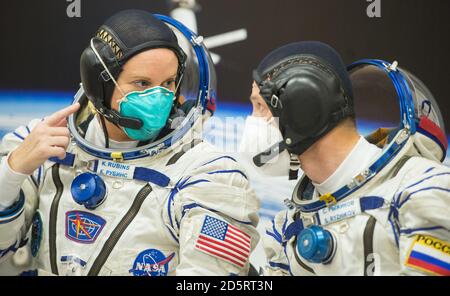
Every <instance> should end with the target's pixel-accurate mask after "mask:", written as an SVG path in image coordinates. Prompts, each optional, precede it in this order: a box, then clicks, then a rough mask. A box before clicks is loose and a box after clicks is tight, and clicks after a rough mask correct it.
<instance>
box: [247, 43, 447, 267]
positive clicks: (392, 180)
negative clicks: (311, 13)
mask: <svg viewBox="0 0 450 296" xmlns="http://www.w3.org/2000/svg"><path fill="white" fill-rule="evenodd" d="M254 79H255V82H256V84H257V86H256V87H257V88H258V94H259V95H260V98H261V99H262V100H264V102H266V103H267V106H268V108H269V109H270V113H271V114H272V115H273V117H276V118H278V124H277V127H278V130H279V132H280V135H279V136H280V138H281V139H282V141H281V142H279V143H276V144H275V145H273V146H272V147H269V149H267V151H265V152H263V153H260V154H258V155H256V156H254V158H253V160H254V162H255V164H257V165H262V166H263V165H264V164H263V163H264V162H266V163H269V160H270V159H271V158H273V157H274V156H277V155H278V154H279V153H288V154H290V155H291V156H292V155H294V156H298V159H299V161H300V166H301V169H302V170H303V172H304V175H303V176H302V177H301V179H300V180H299V182H298V184H297V186H296V188H295V190H294V192H293V195H292V198H291V200H287V201H286V204H287V207H288V209H287V210H285V211H282V212H280V213H279V214H277V215H276V217H275V219H274V220H273V222H272V225H270V226H269V227H268V228H267V231H266V236H265V237H264V239H263V241H264V246H265V251H266V255H267V258H268V262H267V266H266V268H265V274H266V275H400V274H402V275H421V274H433V275H450V169H449V168H448V167H446V166H444V165H442V164H441V162H442V161H443V160H444V159H445V155H446V150H447V145H448V144H447V139H446V136H445V132H444V131H445V129H444V124H443V120H442V117H441V113H440V111H439V108H438V105H437V104H436V101H435V100H434V98H433V96H432V95H431V93H430V92H429V91H428V89H427V88H426V87H425V86H424V85H423V83H422V82H421V81H420V80H418V79H417V78H416V77H415V76H413V75H412V74H410V73H409V72H407V71H405V70H402V69H400V68H399V67H398V65H397V63H393V64H390V63H387V62H383V61H380V60H362V61H359V62H356V63H354V64H352V65H351V66H350V67H349V69H348V71H347V70H346V67H345V66H344V64H343V62H342V60H341V58H340V57H339V55H338V54H337V53H336V52H335V50H334V49H332V48H331V47H329V46H328V45H325V44H323V43H320V42H299V43H293V44H289V45H286V46H283V47H281V48H278V49H276V50H274V51H273V52H272V53H270V54H269V55H268V56H266V57H265V58H264V59H263V61H262V62H261V63H260V65H259V66H258V68H257V69H256V70H255V71H254ZM386 95H390V96H392V98H394V99H395V100H396V101H397V102H399V103H400V113H401V117H400V118H401V119H400V121H401V123H400V126H398V127H397V126H396V127H395V128H392V129H380V130H378V131H377V132H375V133H373V134H372V135H370V136H368V137H367V139H366V138H364V137H362V136H361V135H360V134H359V133H358V132H357V130H356V124H355V107H354V101H355V100H356V99H357V96H358V99H359V101H364V100H365V101H367V100H370V98H371V97H375V98H374V99H375V100H377V101H372V102H371V106H372V108H375V107H377V108H379V109H377V110H378V112H386V109H385V108H387V107H389V106H385V105H383V106H379V105H377V103H380V102H384V100H383V99H381V98H382V97H383V96H386ZM380 96H381V97H380ZM392 102H394V101H392ZM254 107H255V104H254ZM259 113H262V112H259ZM269 117H270V116H266V118H269ZM380 118H381V115H380ZM260 119H261V118H260ZM261 126H264V124H261ZM266 126H268V125H267V124H266ZM259 133H260V134H266V135H270V134H271V132H266V133H264V132H259ZM261 142H264V140H261ZM266 142H268V143H269V142H271V141H270V140H266ZM278 161H284V162H286V161H287V160H286V157H279V158H278ZM271 165H272V166H273V165H274V164H273V163H272V164H271ZM279 167H285V168H286V167H289V165H288V164H286V163H284V164H282V165H279ZM285 174H286V173H285Z"/></svg>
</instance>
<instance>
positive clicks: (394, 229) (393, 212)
mask: <svg viewBox="0 0 450 296" xmlns="http://www.w3.org/2000/svg"><path fill="white" fill-rule="evenodd" d="M393 218H395V219H396V220H398V212H397V209H396V208H395V207H394V206H393V205H391V207H390V209H389V213H388V221H389V224H391V228H392V233H393V234H394V239H395V245H396V246H397V248H398V247H399V242H398V233H397V230H398V229H397V227H396V224H395V221H393ZM398 232H399V231H398Z"/></svg>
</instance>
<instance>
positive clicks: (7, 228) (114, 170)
mask: <svg viewBox="0 0 450 296" xmlns="http://www.w3.org/2000/svg"><path fill="white" fill-rule="evenodd" d="M160 18H161V19H162V20H164V21H165V22H168V23H169V24H170V25H171V27H172V29H173V30H174V31H175V30H177V29H178V30H179V32H177V34H178V37H179V38H180V36H183V34H184V35H185V38H186V40H187V41H185V42H186V44H190V46H192V48H191V49H190V54H191V55H192V56H191V57H190V58H191V59H192V60H196V59H197V60H196V61H194V62H191V63H190V65H189V64H188V65H187V68H189V67H193V68H192V69H190V72H188V73H189V75H198V76H199V77H197V78H198V80H200V81H201V82H202V83H203V85H201V86H200V87H199V86H196V87H197V90H195V89H194V90H193V89H192V87H191V88H190V89H186V88H185V89H183V86H182V87H181V95H182V96H184V98H185V99H188V98H189V97H190V96H191V97H193V98H194V100H195V101H196V102H197V104H194V107H192V108H191V109H190V110H188V112H186V113H187V115H186V117H185V118H184V119H183V121H182V122H181V123H179V125H178V127H177V128H175V129H174V131H173V132H171V133H170V134H168V135H167V136H165V137H164V138H162V139H161V140H159V141H156V142H155V143H152V144H148V145H147V146H144V147H137V148H136V145H137V143H136V142H128V143H117V142H114V141H110V143H109V144H110V148H109V149H106V148H103V147H104V144H105V143H104V140H103V139H104V135H103V131H102V130H101V126H100V124H99V122H98V120H97V117H96V116H95V113H92V105H91V103H90V102H89V103H88V101H87V100H86V97H85V96H83V92H82V91H80V92H79V93H78V95H77V96H76V101H79V102H81V105H82V109H80V111H79V112H78V114H75V115H74V116H71V117H70V118H69V129H70V130H71V133H72V143H71V144H70V146H69V149H68V150H67V152H68V153H67V157H66V158H65V159H64V160H57V159H52V160H48V161H47V162H45V163H44V164H43V165H42V166H41V167H40V168H39V169H38V170H37V171H36V172H35V173H34V174H33V175H32V176H24V175H20V174H18V173H15V172H13V171H12V170H11V169H10V168H9V166H8V162H7V154H8V153H9V152H10V151H12V150H14V149H15V148H16V147H17V146H18V145H20V144H21V143H22V141H23V138H25V137H26V136H27V134H29V133H30V131H31V130H33V128H34V126H35V125H36V124H37V123H38V122H39V120H33V121H32V122H31V123H30V124H29V125H28V126H24V127H19V128H18V129H17V130H16V131H15V132H13V133H9V134H7V135H6V136H5V137H4V138H3V141H2V145H1V153H3V155H4V157H3V158H2V165H1V169H0V184H2V186H1V187H2V193H1V196H2V198H0V200H5V199H6V196H11V194H13V195H14V196H17V197H19V198H18V199H17V200H16V202H15V203H14V204H13V205H12V206H9V207H8V208H5V207H3V208H2V209H0V210H2V211H1V212H0V274H9V275H14V274H20V273H21V272H23V271H33V270H38V273H39V274H44V275H45V274H56V275H135V276H142V275H230V274H233V275H246V274H247V273H248V271H249V261H248V258H249V255H250V253H251V251H252V250H253V248H254V247H255V246H256V244H257V242H258V240H259V235H258V233H257V231H256V228H255V227H256V225H257V223H258V216H257V212H258V209H259V203H258V200H257V198H256V196H255V194H254V192H253V190H252V189H251V188H250V187H249V182H248V180H247V176H246V174H245V172H244V171H243V170H242V168H241V166H240V165H239V164H238V163H237V162H236V161H235V160H234V159H233V158H232V157H229V156H227V155H224V154H222V153H220V152H218V151H217V149H215V148H214V147H213V146H212V145H210V144H208V143H205V142H202V140H201V137H202V135H201V129H202V123H203V120H204V118H205V115H204V114H202V111H204V109H205V108H203V107H204V106H205V105H206V103H207V102H208V100H212V99H213V96H214V83H215V81H214V79H215V78H214V69H213V68H212V67H213V65H212V63H211V61H210V59H209V56H208V53H207V51H206V49H205V48H204V47H203V45H202V44H201V42H197V41H196V36H194V35H193V34H192V33H190V32H189V31H188V30H187V29H186V28H184V27H183V26H182V25H181V24H179V23H178V22H176V21H174V20H171V19H170V18H166V17H162V16H161V17H160ZM190 42H192V43H190ZM186 44H185V45H186ZM194 50H195V51H194ZM194 52H196V54H195V53H194ZM199 64H200V66H198V65H199ZM196 67H197V68H196ZM198 67H203V68H202V69H198ZM188 70H189V69H188ZM196 73H197V74H196ZM192 81H195V79H193V80H192ZM202 87H203V88H204V89H202ZM195 92H197V93H198V96H195ZM193 93H194V95H193ZM210 103H211V102H210ZM83 112H84V115H83ZM206 112H208V111H206ZM86 114H87V115H88V116H85V115H86ZM86 117H90V119H91V120H90V121H86V120H85V119H86ZM83 122H88V125H87V126H85V127H84V130H83V128H81V127H80V126H81V125H79V123H83ZM102 141H103V142H102ZM102 145H103V146H102ZM87 173H89V174H88V175H86V174H87ZM83 178H87V179H83ZM86 189H89V190H92V192H89V194H90V197H91V199H92V198H94V199H96V200H94V201H92V200H91V201H89V202H97V204H90V203H89V202H88V201H87V198H86V196H87V193H83V190H84V191H86ZM75 197H76V198H77V202H76V201H75V200H74V199H75ZM83 199H86V200H84V204H83ZM22 246H23V247H22ZM28 273H33V272H28Z"/></svg>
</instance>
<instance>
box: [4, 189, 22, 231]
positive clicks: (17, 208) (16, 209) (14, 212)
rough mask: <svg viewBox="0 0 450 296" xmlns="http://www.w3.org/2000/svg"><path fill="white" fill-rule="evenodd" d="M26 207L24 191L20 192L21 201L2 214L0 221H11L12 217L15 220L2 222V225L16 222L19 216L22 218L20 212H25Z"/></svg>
mask: <svg viewBox="0 0 450 296" xmlns="http://www.w3.org/2000/svg"><path fill="white" fill-rule="evenodd" d="M24 205H25V195H24V193H23V191H22V190H20V192H19V200H18V201H17V202H16V203H15V204H13V205H12V206H11V207H9V208H8V209H6V210H4V211H1V212H0V219H9V218H11V217H13V219H10V220H7V221H5V220H0V224H5V223H8V222H11V221H13V220H15V219H16V218H17V217H18V216H20V212H22V211H23V208H24Z"/></svg>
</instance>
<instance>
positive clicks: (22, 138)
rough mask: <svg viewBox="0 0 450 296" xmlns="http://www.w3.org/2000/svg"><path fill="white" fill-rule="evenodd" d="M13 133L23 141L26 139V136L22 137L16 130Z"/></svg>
mask: <svg viewBox="0 0 450 296" xmlns="http://www.w3.org/2000/svg"><path fill="white" fill-rule="evenodd" d="M13 135H14V136H16V137H17V138H19V139H21V140H22V141H23V140H25V138H24V137H22V136H21V135H19V134H18V133H16V132H13Z"/></svg>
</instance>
